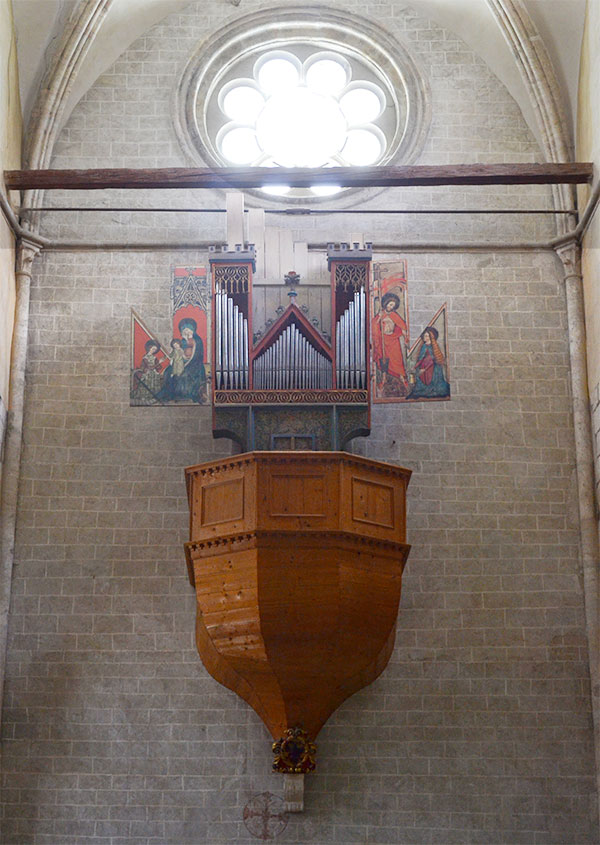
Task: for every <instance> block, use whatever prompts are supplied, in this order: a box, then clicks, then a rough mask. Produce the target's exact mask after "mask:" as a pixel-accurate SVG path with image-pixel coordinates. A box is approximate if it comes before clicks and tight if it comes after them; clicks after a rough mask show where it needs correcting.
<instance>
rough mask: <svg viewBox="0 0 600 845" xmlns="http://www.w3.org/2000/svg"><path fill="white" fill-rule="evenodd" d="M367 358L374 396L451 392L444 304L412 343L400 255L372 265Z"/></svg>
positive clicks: (425, 396)
mask: <svg viewBox="0 0 600 845" xmlns="http://www.w3.org/2000/svg"><path fill="white" fill-rule="evenodd" d="M371 362H372V383H371V384H372V396H373V401H374V402H415V401H419V400H431V399H437V400H439V399H449V398H450V381H449V374H448V328H447V308H446V304H444V305H442V306H441V308H440V309H439V310H438V311H437V312H436V314H435V315H434V316H433V317H432V319H431V320H430V321H429V324H428V325H427V326H425V328H424V329H423V331H422V332H421V334H420V335H419V337H418V338H417V340H416V341H415V342H414V343H413V345H412V346H411V345H410V330H409V319H408V284H407V279H406V261H404V260H402V261H390V262H376V263H374V265H373V283H372V287H371Z"/></svg>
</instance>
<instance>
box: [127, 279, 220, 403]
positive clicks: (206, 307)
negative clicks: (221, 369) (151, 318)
mask: <svg viewBox="0 0 600 845" xmlns="http://www.w3.org/2000/svg"><path fill="white" fill-rule="evenodd" d="M171 307H172V315H173V332H172V337H171V338H170V339H169V340H168V341H167V342H165V343H162V342H161V341H160V340H159V339H158V338H157V335H156V334H155V333H154V332H152V331H151V330H150V329H149V328H148V326H147V325H146V324H145V323H144V322H143V320H142V318H141V317H140V316H139V315H138V314H136V313H135V311H132V314H131V387H130V404H131V405H175V404H177V405H207V404H208V403H209V401H210V400H209V390H208V386H209V383H210V364H209V361H208V359H207V355H208V350H209V349H210V344H209V334H208V331H209V329H208V326H209V319H208V316H209V312H210V288H209V284H208V278H207V273H206V268H205V267H175V268H174V269H173V276H172V280H171Z"/></svg>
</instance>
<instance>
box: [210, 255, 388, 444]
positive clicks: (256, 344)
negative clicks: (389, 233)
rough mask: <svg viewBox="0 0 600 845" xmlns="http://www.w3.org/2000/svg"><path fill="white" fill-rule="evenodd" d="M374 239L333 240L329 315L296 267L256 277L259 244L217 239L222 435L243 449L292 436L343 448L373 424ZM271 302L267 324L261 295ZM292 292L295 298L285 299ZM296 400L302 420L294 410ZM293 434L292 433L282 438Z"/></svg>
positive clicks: (217, 393) (213, 261)
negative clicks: (278, 276) (261, 320)
mask: <svg viewBox="0 0 600 845" xmlns="http://www.w3.org/2000/svg"><path fill="white" fill-rule="evenodd" d="M371 258H372V247H371V244H370V243H367V244H366V245H365V246H364V247H362V246H360V245H359V244H358V243H353V244H349V243H340V244H334V243H330V244H328V247H327V267H328V271H329V280H330V281H329V285H328V286H327V287H325V286H324V285H322V284H321V285H319V286H318V287H317V286H315V285H314V284H313V285H312V287H311V288H310V290H311V297H312V302H313V303H314V302H315V296H316V295H317V293H318V295H320V296H321V297H322V298H323V300H322V301H321V302H320V303H319V304H320V307H319V309H318V311H319V314H320V315H322V314H328V315H329V316H328V324H327V325H324V324H323V321H322V320H321V322H319V319H317V318H316V317H315V316H314V315H313V314H311V312H310V308H309V307H308V306H307V305H306V304H305V305H303V306H302V307H299V306H298V305H297V304H296V298H297V297H298V291H297V290H295V289H290V284H291V285H299V286H300V288H301V290H302V291H303V292H304V288H305V286H306V288H309V285H310V280H308V284H306V282H305V281H304V280H302V279H300V277H299V276H298V274H297V273H295V272H293V271H292V272H289V273H288V274H287V275H286V284H285V285H284V284H283V282H279V281H278V280H269V281H268V283H266V284H262V285H255V283H254V279H253V273H254V271H255V266H256V265H255V250H254V245H253V244H244V245H241V244H237V245H236V246H235V248H234V249H227V248H223V247H220V248H218V247H211V249H210V251H209V261H210V265H211V274H212V284H213V322H212V325H213V361H214V379H213V408H214V427H213V430H214V433H215V436H217V437H219V436H222V437H229V438H231V439H233V440H234V441H236V442H237V443H238V445H239V446H240V447H241V448H242V449H254V448H256V449H272V448H275V446H276V445H279V446H280V445H281V443H283V442H286V441H285V438H290V439H289V440H288V441H287V442H289V443H295V442H298V443H305V442H306V437H310V438H311V442H312V443H313V445H314V448H317V449H341V448H344V446H345V445H346V444H347V443H348V442H349V441H350V440H351V439H352V438H353V437H356V436H359V435H362V436H364V435H366V434H368V431H369V390H370V386H369V354H368V330H369V325H370V319H369V313H368V310H369V295H368V291H369V274H370V264H371ZM255 295H256V296H257V297H258V295H260V297H261V301H263V302H266V309H267V311H269V308H270V309H271V312H270V313H271V315H272V316H271V317H270V318H269V319H268V320H267V321H266V323H265V325H264V326H263V325H260V326H259V325H257V326H256V329H258V331H256V332H255V331H254V328H255V327H254V321H255V318H256V313H255V312H254V310H253V297H254V296H255ZM282 299H287V300H288V304H287V306H286V307H284V306H282V305H281V304H279V305H278V306H277V304H276V303H277V302H281V300H282ZM292 406H293V408H294V420H293V422H292V421H291V418H290V415H289V410H290V407H292ZM282 438H283V439H282Z"/></svg>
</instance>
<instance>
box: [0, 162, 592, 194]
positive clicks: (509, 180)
mask: <svg viewBox="0 0 600 845" xmlns="http://www.w3.org/2000/svg"><path fill="white" fill-rule="evenodd" d="M592 175H593V165H592V164H591V163H588V162H583V163H581V162H575V163H569V164H455V165H416V166H412V165H409V166H406V167H328V168H317V169H314V168H307V167H297V168H286V167H220V168H209V167H200V168H189V167H165V168H156V169H152V170H133V169H131V170H130V169H100V170H7V171H5V174H4V176H5V180H6V187H7V188H8V189H9V190H12V191H24V190H36V189H43V190H52V189H59V190H63V191H64V190H67V191H68V190H88V191H89V190H101V189H103V188H146V189H148V188H230V189H231V188H241V189H248V188H262V187H266V186H268V185H290V186H291V187H293V188H308V187H310V186H311V185H339V186H341V187H344V188H375V187H406V186H429V187H433V186H436V185H557V184H567V183H568V184H583V183H588V182H591V181H592Z"/></svg>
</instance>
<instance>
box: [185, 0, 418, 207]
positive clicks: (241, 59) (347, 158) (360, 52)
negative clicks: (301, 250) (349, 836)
mask: <svg viewBox="0 0 600 845" xmlns="http://www.w3.org/2000/svg"><path fill="white" fill-rule="evenodd" d="M275 20H277V22H278V23H277V26H276V27H275V25H274V23H273V21H275ZM177 103H178V108H177V118H178V119H177V122H176V126H177V129H178V134H179V137H180V140H181V141H182V143H183V146H184V148H185V150H186V152H187V153H188V155H189V157H190V158H191V159H192V161H194V163H197V164H209V165H217V166H223V165H226V166H227V165H229V166H265V167H274V166H281V167H324V168H327V167H333V166H352V165H356V166H368V165H373V164H384V163H394V162H402V163H409V162H410V161H413V160H414V158H415V157H416V155H417V153H418V152H419V151H420V149H421V146H422V144H423V142H424V138H425V132H426V129H427V124H428V118H429V114H428V97H427V91H426V86H425V84H424V83H423V80H422V78H421V76H420V74H419V73H418V71H417V69H416V67H415V65H414V63H413V61H412V59H411V57H410V56H409V55H408V53H406V51H405V49H404V48H403V46H402V45H400V44H399V43H398V42H395V41H393V40H392V39H391V38H390V36H389V34H387V33H385V32H384V31H382V30H379V29H378V28H377V27H376V26H375V25H374V24H372V23H371V22H368V21H365V20H364V19H361V18H357V17H354V16H352V15H347V14H344V15H342V14H341V13H339V12H337V11H334V10H324V9H323V7H321V8H320V11H319V12H318V13H317V12H315V11H313V10H310V9H309V10H307V9H293V8H287V9H280V10H276V9H274V10H272V11H271V12H263V13H259V14H256V15H249V16H246V17H245V18H241V19H240V20H238V21H237V22H236V23H234V24H233V25H230V26H229V27H228V28H227V29H226V30H222V31H221V32H220V33H217V34H216V35H215V36H214V38H213V39H212V40H211V44H210V45H207V46H206V47H205V48H204V49H202V50H201V51H199V53H198V54H197V55H196V56H194V57H193V58H192V60H191V61H190V63H189V64H188V67H187V68H186V71H185V72H184V75H183V77H182V80H181V82H180V86H179V90H178V100H177ZM357 190H365V189H354V190H349V189H342V188H340V187H339V186H336V185H334V184H331V185H326V184H322V185H318V186H313V187H312V188H310V189H297V188H289V186H286V185H284V184H282V185H278V186H273V185H271V186H269V188H268V189H267V188H264V189H261V195H262V196H263V197H265V193H262V192H263V191H264V192H267V193H268V194H269V195H270V196H271V197H273V198H275V197H282V198H284V199H285V200H286V201H290V200H291V201H294V200H304V201H306V199H312V200H315V201H318V199H319V198H321V197H331V196H333V195H335V194H338V195H339V196H340V198H341V196H343V195H344V194H347V193H351V194H354V193H355V192H356V191H357Z"/></svg>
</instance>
